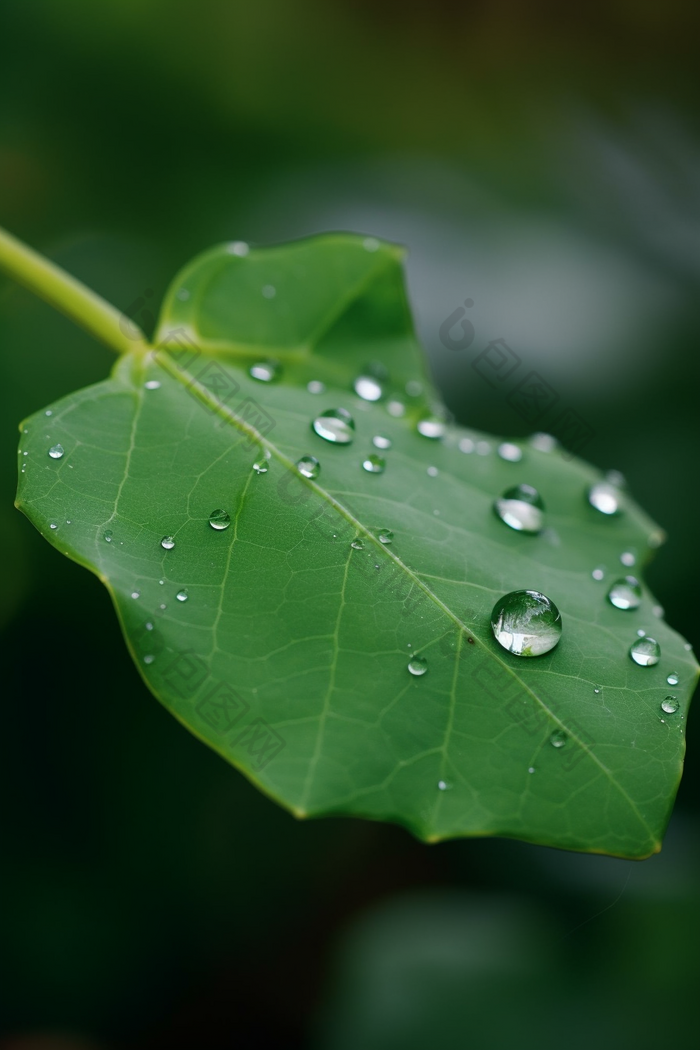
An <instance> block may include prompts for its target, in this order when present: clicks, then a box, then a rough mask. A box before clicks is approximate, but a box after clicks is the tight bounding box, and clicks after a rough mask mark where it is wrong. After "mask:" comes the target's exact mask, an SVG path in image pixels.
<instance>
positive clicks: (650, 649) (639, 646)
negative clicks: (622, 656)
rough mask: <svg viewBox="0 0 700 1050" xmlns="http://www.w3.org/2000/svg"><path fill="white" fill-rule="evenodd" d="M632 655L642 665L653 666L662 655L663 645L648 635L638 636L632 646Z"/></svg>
mask: <svg viewBox="0 0 700 1050" xmlns="http://www.w3.org/2000/svg"><path fill="white" fill-rule="evenodd" d="M630 656H631V657H632V659H633V660H634V662H635V663H636V664H639V666H640V667H653V666H654V664H658V662H659V659H660V657H661V647H660V645H659V643H658V642H657V641H655V639H654V638H649V636H648V635H643V637H641V638H638V639H637V641H636V642H632V645H631V646H630Z"/></svg>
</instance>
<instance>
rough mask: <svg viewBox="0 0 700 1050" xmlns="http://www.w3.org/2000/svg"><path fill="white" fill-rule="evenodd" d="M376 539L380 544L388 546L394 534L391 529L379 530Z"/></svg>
mask: <svg viewBox="0 0 700 1050" xmlns="http://www.w3.org/2000/svg"><path fill="white" fill-rule="evenodd" d="M377 537H378V539H379V542H380V543H384V544H389V543H391V541H392V540H393V538H394V533H393V532H392V531H391V529H380V530H379V532H378V533H377Z"/></svg>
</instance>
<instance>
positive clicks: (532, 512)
mask: <svg viewBox="0 0 700 1050" xmlns="http://www.w3.org/2000/svg"><path fill="white" fill-rule="evenodd" d="M493 509H494V510H495V512H496V514H497V516H498V517H499V518H500V519H501V521H502V522H504V523H505V524H506V525H508V526H509V528H511V529H515V530H516V532H526V533H528V534H529V535H531V536H535V535H537V533H538V532H540V531H541V530H542V525H543V522H544V502H543V501H542V497H541V496H540V494H539V492H538V491H537V489H535V488H533V487H532V485H515V486H513V488H510V489H506V491H505V492H504V493H503V495H502V496H501V498H500V499H497V500H495V502H494V504H493Z"/></svg>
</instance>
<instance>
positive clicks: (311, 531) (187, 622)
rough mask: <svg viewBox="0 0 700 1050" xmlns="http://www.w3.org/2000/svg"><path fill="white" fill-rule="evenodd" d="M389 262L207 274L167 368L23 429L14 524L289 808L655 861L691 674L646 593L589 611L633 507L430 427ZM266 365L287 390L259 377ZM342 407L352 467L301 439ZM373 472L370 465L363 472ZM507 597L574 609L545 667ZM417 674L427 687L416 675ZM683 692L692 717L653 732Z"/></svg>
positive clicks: (619, 570)
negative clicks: (532, 492) (518, 638)
mask: <svg viewBox="0 0 700 1050" xmlns="http://www.w3.org/2000/svg"><path fill="white" fill-rule="evenodd" d="M400 259H401V253H400V251H399V250H398V249H397V248H396V247H394V246H392V245H388V244H380V243H379V242H377V241H374V240H372V239H365V240H364V241H363V240H362V238H359V237H355V236H351V235H345V234H343V235H332V236H323V237H318V238H314V239H310V240H307V241H302V242H299V243H295V244H291V245H287V246H282V247H278V248H274V249H266V250H251V251H250V252H247V249H246V248H245V246H240V245H232V246H222V247H219V248H215V249H213V250H212V251H210V252H208V253H206V254H204V255H203V256H201V257H200V258H198V259H196V260H195V261H194V262H193V263H192V264H191V265H190V266H188V267H187V268H186V269H185V270H184V271H183V272H182V273H181V274H180V275H178V277H177V279H176V280H175V282H174V283H173V286H172V289H171V291H170V293H169V294H168V296H167V298H166V301H165V303H164V306H163V312H162V317H161V320H160V327H159V333H158V336H157V340H156V343H157V345H158V349H156V350H153V351H151V352H148V353H145V354H144V353H143V352H142V351H141V350H140V348H139V347H136V348H135V352H134V353H127V354H125V355H124V356H123V357H122V358H120V360H119V362H118V364H117V366H116V367H115V369H114V372H113V375H112V377H111V378H110V379H108V380H107V381H106V382H103V383H99V384H97V385H96V386H93V387H89V388H88V389H85V390H82V391H79V392H77V393H76V394H73V395H71V396H69V397H66V398H64V399H62V400H61V401H59V402H57V403H56V404H54V405H52V406H51V407H50V409H49V410H47V411H46V413H44V412H40V413H37V414H36V415H34V416H32V417H31V418H30V419H29V420H27V421H26V423H25V424H24V425H23V433H22V438H21V443H20V463H21V465H22V466H21V473H20V479H19V480H20V484H19V494H18V501H17V505H18V506H19V507H20V508H21V509H22V510H23V511H24V513H25V514H26V515H27V516H28V517H29V518H30V520H31V521H32V522H33V523H34V524H35V525H36V527H37V528H38V529H39V530H40V531H41V532H42V534H43V535H44V536H45V537H46V538H47V540H48V541H49V542H50V543H52V544H53V545H54V546H56V547H57V548H58V549H59V550H60V551H62V552H63V553H64V554H66V555H67V556H68V557H70V558H73V559H74V560H75V561H77V562H79V563H80V564H82V565H85V566H86V567H87V568H89V569H90V570H92V571H93V572H95V573H96V574H97V575H98V576H99V578H100V579H101V580H102V581H103V582H104V584H105V586H107V588H108V589H109V591H110V593H111V594H112V597H113V600H114V604H115V607H116V609H117V614H118V616H119V620H120V622H121V624H122V628H123V630H124V635H125V638H126V640H127V644H128V645H129V648H130V650H131V652H132V655H133V658H134V661H135V663H136V665H137V667H138V669H139V671H140V673H141V675H142V676H143V678H144V680H145V681H146V683H147V684H148V686H149V688H150V689H151V690H152V692H153V693H154V694H155V696H156V697H158V699H159V700H160V701H161V702H162V703H163V704H165V706H166V707H168V708H169V710H170V711H172V713H173V714H174V715H175V716H176V717H177V718H179V719H180V721H182V722H183V724H184V725H186V726H187V727H188V728H189V729H190V730H191V731H192V732H193V733H195V734H196V735H197V736H199V737H200V738H201V739H202V740H204V741H205V742H206V743H207V744H209V745H210V746H211V747H213V748H214V749H215V750H217V751H218V752H219V753H220V754H221V755H222V756H223V757H224V758H226V759H227V760H228V761H230V762H231V763H233V764H234V765H235V766H237V767H238V768H239V769H240V770H241V771H243V772H244V773H245V774H246V775H247V776H248V777H249V778H250V779H251V780H253V781H254V782H255V783H257V784H258V785H259V786H260V788H261V789H262V790H264V791H265V792H267V793H268V794H269V795H270V796H271V797H272V798H274V799H276V800H277V801H279V802H280V803H281V804H283V805H285V806H286V807H288V809H290V810H291V811H292V812H293V813H294V814H295V815H297V816H300V817H302V816H320V815H327V814H347V815H358V816H363V817H368V818H371V819H377V820H389V821H395V822H397V823H400V824H403V825H405V826H406V827H408V828H410V829H411V831H412V832H413V833H414V834H416V835H417V836H419V837H420V838H423V839H426V840H428V841H435V840H438V839H442V838H448V837H452V836H465V835H504V836H511V837H515V838H521V839H525V840H528V841H531V842H537V843H544V844H547V845H551V846H559V847H565V848H569V849H576V850H587V851H592V852H602V853H611V854H615V855H618V856H624V857H644V856H647V855H649V854H650V853H652V852H655V851H656V850H658V849H659V848H660V842H661V838H662V835H663V832H664V829H665V826H666V823H667V820H668V818H669V814H670V811H671V807H672V803H673V798H674V795H675V791H676V789H677V786H678V782H679V779H680V775H681V769H682V761H683V753H684V747H685V736H684V727H685V716H686V715H687V709H688V704H689V701H690V696H691V694H692V691H693V687H694V684H695V681H696V677H697V671H698V668H697V665H696V662H695V660H694V658H693V656H692V653H691V652H690V651H689V650H688V649H687V648H686V646H685V644H684V641H683V639H682V638H681V637H679V635H678V634H676V633H675V632H674V631H672V630H671V629H670V628H669V627H668V626H667V625H666V624H665V623H664V622H663V621H662V620H661V619H659V618H658V617H657V616H656V615H655V614H654V612H653V606H654V604H655V603H654V599H653V597H652V595H651V594H649V593H648V591H646V590H645V591H644V598H643V602H642V605H641V607H640V608H639V609H638V610H637V611H636V612H631V611H622V610H619V609H616V608H614V607H613V606H612V605H611V604H610V603H609V602H608V601H606V597H605V596H606V592H607V588H608V585H609V583H610V581H611V580H612V579H614V578H615V577H616V576H617V575H624V574H625V572H629V570H628V569H627V570H626V569H624V568H623V567H622V566H621V564H620V555H621V553H622V552H624V551H636V554H637V563H638V564H640V563H643V562H644V561H645V560H646V559H647V557H648V556H649V553H650V546H651V545H653V544H655V543H657V542H658V537H659V532H658V530H657V529H656V527H655V526H654V524H653V523H652V522H651V521H650V520H649V519H648V518H647V517H646V515H645V514H644V513H643V512H642V511H641V510H640V509H639V508H638V507H636V506H635V504H634V503H633V502H632V501H631V500H630V499H627V498H626V499H625V501H624V510H623V513H621V514H619V515H617V516H613V517H607V516H605V515H603V514H601V513H599V512H598V511H596V510H594V509H593V508H592V507H591V506H590V505H589V504H588V502H587V500H586V498H585V494H586V491H587V488H588V486H589V485H590V484H591V483H593V482H594V481H596V480H599V478H600V475H599V473H598V472H597V471H596V470H594V469H593V468H591V467H589V466H587V465H586V464H584V463H582V462H580V461H577V460H573V459H570V458H568V457H567V456H565V455H564V454H562V453H561V452H560V451H559V450H556V449H555V450H553V451H549V452H546V451H540V450H539V449H538V448H536V447H535V446H534V445H532V444H529V443H527V442H526V443H523V445H522V448H523V458H522V460H521V461H520V462H518V463H513V462H508V461H506V460H504V459H502V458H500V457H499V456H498V455H496V453H495V447H496V446H495V443H494V441H493V440H492V439H488V438H485V437H484V435H481V434H475V433H474V432H471V431H468V430H464V429H462V428H458V427H455V426H452V425H449V424H448V425H446V426H445V433H444V435H443V436H442V437H440V438H438V439H430V438H428V437H425V436H423V434H421V433H420V432H419V431H418V429H417V423H418V421H419V420H421V419H422V418H423V417H425V416H426V413H427V412H428V411H429V410H430V409H431V407H432V408H433V410H434V406H435V395H434V392H433V391H432V389H431V388H430V385H429V382H428V380H427V378H426V376H425V374H424V366H423V361H422V355H421V352H420V349H419V347H418V345H417V342H416V338H415V335H414V332H413V327H412V322H411V318H410V312H409V309H408V305H407V301H406V295H405V291H404V284H403V275H402V269H401V265H400ZM268 359H274V360H275V361H276V362H278V365H279V368H278V373H277V378H276V379H274V380H273V381H271V382H261V381H258V380H256V379H255V378H253V377H252V376H251V375H250V374H249V369H250V367H251V365H255V364H257V363H260V362H264V361H267V360H268ZM368 362H375V363H377V362H378V363H380V364H381V365H383V367H384V368H385V369H386V372H387V373H388V376H389V379H388V380H387V381H386V382H385V384H384V386H385V389H384V397H383V399H382V400H381V401H377V402H375V403H369V402H367V401H362V400H360V399H359V398H358V397H357V396H356V394H355V393H354V391H353V382H354V380H355V379H356V378H357V376H358V375H359V374H360V373H361V372H363V371H366V370H367V365H368ZM268 367H270V366H266V368H268ZM372 367H373V369H374V372H375V373H377V367H378V366H377V364H375V365H373V366H372ZM257 374H263V373H261V371H260V370H259V369H258V370H257ZM377 374H378V373H377ZM309 383H312V388H311V389H312V390H314V389H318V386H316V387H314V386H313V383H316V384H321V383H322V384H324V387H325V389H324V391H323V392H322V393H313V392H311V391H310V390H309V389H308V388H307V385H308V384H309ZM158 384H159V385H158ZM407 384H408V389H409V390H410V391H411V394H410V395H408V394H406V385H407ZM337 408H342V409H346V410H347V411H349V412H350V413H351V414H352V416H353V417H354V421H355V432H354V440H353V441H352V443H350V444H347V445H340V444H332V443H329V442H328V441H325V440H323V439H322V438H321V437H319V436H318V435H317V434H316V433H314V432H313V431H312V429H311V425H310V424H311V421H312V420H313V419H314V417H315V416H317V415H318V414H319V413H321V412H322V411H324V410H328V409H337ZM401 412H403V415H400V414H399V413H401ZM423 429H425V428H423ZM376 435H382V436H384V437H387V438H389V439H390V441H391V447H390V448H389V449H387V450H386V451H380V450H379V449H377V448H376V447H375V446H374V445H373V443H372V439H373V437H374V436H376ZM465 439H468V440H467V442H466V443H465ZM460 442H461V445H462V448H460ZM469 442H471V443H472V445H473V443H475V442H481V443H482V444H481V445H479V446H478V452H477V453H471V454H469V453H465V451H463V449H464V448H467V449H468V448H470V444H469ZM487 442H488V444H486V443H487ZM56 445H61V446H62V448H63V454H62V455H61V456H60V457H59V458H53V457H52V456H51V455H49V449H50V448H52V447H54V446H56ZM487 449H488V451H487ZM478 453H485V454H478ZM370 454H376V455H380V456H383V457H384V458H385V460H386V469H385V470H384V471H383V472H381V473H372V472H369V471H367V470H366V469H363V465H362V464H363V461H364V460H365V459H366V458H367V457H368V455H370ZM303 456H312V457H315V458H316V459H317V460H318V461H319V462H320V473H319V474H318V477H316V478H315V479H313V478H306V477H303V476H301V475H300V473H299V471H298V470H297V468H296V465H295V464H296V462H297V461H298V460H299V459H300V457H303ZM256 465H257V469H256ZM428 468H430V469H428ZM521 482H524V483H527V484H529V485H533V486H535V487H536V488H537V489H538V490H539V491H540V493H541V494H542V496H543V498H544V501H545V504H546V508H547V510H546V525H547V528H546V529H545V530H544V531H542V532H541V533H540V534H539V535H526V534H523V533H519V532H515V531H513V530H512V529H510V528H508V527H507V526H506V525H505V524H504V523H503V522H502V521H500V520H499V519H498V518H497V517H496V515H495V514H494V512H493V501H494V499H495V498H496V497H498V496H499V495H500V494H501V493H502V492H503V491H504V490H505V489H507V488H508V487H510V486H512V485H515V484H518V483H521ZM213 511H223V512H225V514H227V515H229V517H230V524H229V526H228V527H227V528H225V529H215V528H213V527H212V526H211V525H210V521H209V519H210V515H211V514H212V512H213ZM382 530H390V531H391V532H393V541H392V542H390V543H388V544H387V543H383V542H381V541H380V539H379V534H380V532H382ZM164 537H172V538H173V540H174V545H172V544H170V543H169V542H168V543H167V544H166V547H167V548H168V549H166V547H164V546H163V545H162V542H161V541H162V540H163V538H164ZM385 538H387V537H386V536H385ZM353 541H355V546H353ZM600 565H603V566H605V571H606V578H605V579H604V580H602V581H599V580H596V579H594V578H593V576H592V569H593V568H594V567H596V566H600ZM635 571H637V570H635ZM518 589H532V590H538V591H542V592H544V593H545V594H546V595H548V596H549V597H550V598H551V599H552V600H553V601H554V602H555V603H556V605H557V606H558V607H559V609H560V611H561V616H562V621H563V633H562V638H561V641H560V643H559V644H558V645H557V646H556V648H554V649H553V650H551V651H550V652H549V653H547V654H546V655H543V656H539V657H536V658H531V659H528V658H523V657H517V656H515V655H512V654H510V653H508V652H506V650H505V649H503V648H501V647H500V646H499V644H498V643H497V642H496V641H495V639H494V637H493V634H492V631H491V627H490V614H491V610H492V607H493V606H494V604H495V602H496V601H497V600H498V599H499V598H500V597H501V596H503V595H504V594H506V593H507V592H510V591H513V590H518ZM57 615H58V613H57ZM86 615H89V612H88V611H87V610H86ZM640 627H642V628H644V629H646V630H647V631H649V632H650V633H652V634H653V635H654V637H655V638H657V640H658V641H659V643H660V646H661V659H660V661H659V663H658V664H657V665H656V666H654V667H639V666H637V665H636V664H635V663H633V661H632V660H631V659H630V657H629V655H628V650H629V647H630V645H631V644H632V642H634V641H635V639H636V636H637V631H638V629H639V628H640ZM76 649H79V625H77V626H76ZM412 654H416V655H418V656H420V657H422V658H423V659H424V660H425V661H427V671H426V673H424V674H422V675H420V676H415V675H413V674H411V673H410V672H409V670H408V662H409V659H410V658H411V655H412ZM670 672H676V673H677V674H678V675H679V684H678V685H677V686H675V687H673V688H672V687H670V686H668V685H667V681H666V680H667V676H668V675H669V673H670ZM669 693H673V694H675V695H677V696H678V698H679V700H680V709H679V711H678V712H677V713H676V714H672V715H665V714H664V713H663V712H662V710H661V706H660V705H661V701H662V700H663V698H664V697H665V696H666V695H667V694H669ZM553 733H556V734H558V735H559V739H564V740H565V744H564V746H563V747H554V746H552V744H551V737H552V734H553ZM562 734H564V736H562ZM555 739H557V738H556V737H555ZM533 770H534V772H533ZM183 775H185V776H186V775H187V773H186V771H183Z"/></svg>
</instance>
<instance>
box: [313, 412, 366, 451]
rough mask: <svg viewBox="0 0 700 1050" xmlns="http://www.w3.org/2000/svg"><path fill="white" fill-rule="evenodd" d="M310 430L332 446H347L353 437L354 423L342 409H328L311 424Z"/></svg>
mask: <svg viewBox="0 0 700 1050" xmlns="http://www.w3.org/2000/svg"><path fill="white" fill-rule="evenodd" d="M311 429H312V430H313V431H314V433H315V434H318V436H319V437H320V438H323V440H324V441H330V442H331V444H333V445H349V444H350V442H351V441H352V439H353V438H354V436H355V421H354V419H353V418H352V416H351V415H350V413H349V412H348V411H347V410H346V409H344V408H329V409H328V411H327V412H322V413H321V415H320V416H316V419H314V421H313V422H312V424H311Z"/></svg>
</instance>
